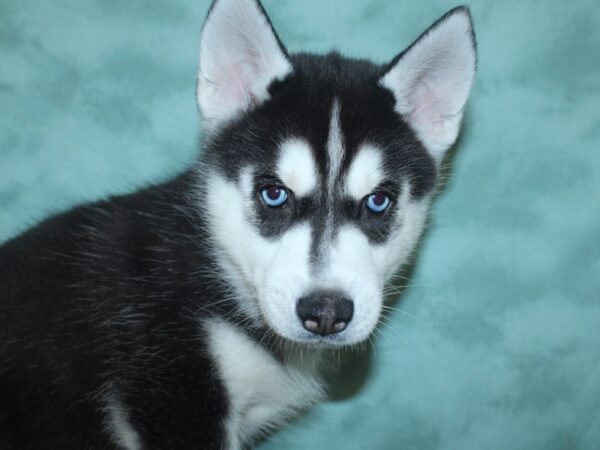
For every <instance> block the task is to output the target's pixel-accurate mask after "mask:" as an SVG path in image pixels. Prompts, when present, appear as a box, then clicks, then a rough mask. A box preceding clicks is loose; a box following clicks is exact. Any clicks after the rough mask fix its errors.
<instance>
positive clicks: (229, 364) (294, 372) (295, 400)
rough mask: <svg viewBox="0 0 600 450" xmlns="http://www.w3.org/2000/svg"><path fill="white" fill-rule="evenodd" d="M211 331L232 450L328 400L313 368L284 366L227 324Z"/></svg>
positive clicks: (213, 353)
mask: <svg viewBox="0 0 600 450" xmlns="http://www.w3.org/2000/svg"><path fill="white" fill-rule="evenodd" d="M208 330H209V336H210V338H209V344H210V350H211V352H212V355H213V357H214V358H215V361H216V365H217V369H218V372H219V376H220V378H221V380H222V382H223V384H224V386H225V388H226V390H227V394H228V397H229V412H228V415H227V418H226V423H225V426H226V432H227V436H228V441H229V442H228V447H229V448H230V449H238V448H240V447H241V446H242V445H243V444H244V443H245V442H248V441H251V440H252V439H253V438H255V437H257V435H259V434H260V432H261V431H264V430H265V429H268V428H272V427H274V426H277V425H280V424H281V423H283V422H284V421H285V420H286V419H289V418H290V417H292V416H293V415H294V414H296V413H298V412H299V411H301V410H303V409H305V408H307V407H308V406H310V405H311V404H313V403H315V402H317V401H318V400H320V399H321V398H322V397H323V388H322V385H321V383H320V381H319V379H318V378H317V376H316V374H315V371H314V370H313V369H312V368H307V367H303V365H301V364H293V365H283V364H282V363H280V362H279V361H277V360H276V359H275V358H274V357H273V356H272V355H271V354H269V353H268V352H266V351H265V350H264V349H263V348H262V347H260V346H259V345H258V344H257V343H255V342H254V341H252V340H251V339H250V338H249V337H248V336H247V335H245V334H244V333H243V332H242V331H240V330H239V329H236V328H235V327H233V326H231V325H229V324H227V323H225V322H220V321H217V322H213V323H211V324H209V327H208ZM307 365H309V363H308V361H307ZM310 365H311V366H312V365H313V364H312V362H311V363H310Z"/></svg>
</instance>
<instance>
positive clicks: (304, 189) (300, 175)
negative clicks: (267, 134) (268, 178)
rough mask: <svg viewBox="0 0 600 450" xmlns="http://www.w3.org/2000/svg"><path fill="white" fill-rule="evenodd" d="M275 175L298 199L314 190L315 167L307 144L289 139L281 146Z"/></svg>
mask: <svg viewBox="0 0 600 450" xmlns="http://www.w3.org/2000/svg"><path fill="white" fill-rule="evenodd" d="M277 175H278V176H279V178H280V179H281V181H283V183H284V184H285V185H286V186H287V187H288V188H290V189H291V190H292V191H293V192H294V194H296V195H297V196H299V197H302V196H304V195H306V194H308V193H309V192H310V191H312V190H313V189H314V188H315V186H316V185H317V167H316V165H315V160H314V157H313V153H312V151H311V149H310V147H309V145H308V143H307V142H305V141H303V140H301V139H290V140H288V141H285V142H284V143H283V144H282V145H281V148H280V157H279V162H278V164H277Z"/></svg>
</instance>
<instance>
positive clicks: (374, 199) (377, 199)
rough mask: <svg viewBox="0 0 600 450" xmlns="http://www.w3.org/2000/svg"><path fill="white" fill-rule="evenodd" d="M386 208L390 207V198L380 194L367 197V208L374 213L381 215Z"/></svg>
mask: <svg viewBox="0 0 600 450" xmlns="http://www.w3.org/2000/svg"><path fill="white" fill-rule="evenodd" d="M388 206H390V198H389V197H388V196H387V195H385V194H382V193H381V192H374V193H373V194H370V195H369V196H368V197H367V208H369V209H370V210H371V211H373V212H374V213H382V212H384V211H385V210H386V209H387V208H388Z"/></svg>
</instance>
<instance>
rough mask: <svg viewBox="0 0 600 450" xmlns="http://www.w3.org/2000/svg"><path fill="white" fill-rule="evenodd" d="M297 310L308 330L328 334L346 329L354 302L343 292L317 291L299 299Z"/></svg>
mask: <svg viewBox="0 0 600 450" xmlns="http://www.w3.org/2000/svg"><path fill="white" fill-rule="evenodd" d="M296 312H297V313H298V317H300V320H301V321H302V326H303V327H304V328H305V329H306V330H307V331H310V332H311V333H314V334H319V335H321V336H326V335H328V334H334V333H339V332H340V331H343V330H344V329H346V327H347V326H348V323H350V321H351V320H352V315H353V314H354V304H353V303H352V301H351V300H348V299H347V298H346V297H344V295H343V294H342V293H341V292H337V291H317V292H313V293H311V294H309V295H307V296H305V297H302V298H301V299H300V300H298V304H297V305H296Z"/></svg>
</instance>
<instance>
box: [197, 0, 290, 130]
mask: <svg viewBox="0 0 600 450" xmlns="http://www.w3.org/2000/svg"><path fill="white" fill-rule="evenodd" d="M291 71H292V66H291V64H290V62H289V61H288V58H287V52H286V50H285V48H284V47H283V45H282V44H281V42H280V41H279V38H278V37H277V35H276V34H275V31H274V30H273V27H272V25H271V22H270V20H269V18H268V17H267V15H266V13H265V11H264V9H263V7H262V6H261V4H260V3H259V2H258V0H215V1H213V4H212V6H211V8H210V11H209V13H208V17H207V18H206V21H205V23H204V27H203V29H202V37H201V40H200V71H199V74H198V85H197V90H196V97H197V100H198V107H199V108H200V111H201V113H202V115H203V118H204V120H205V125H206V126H207V127H208V130H209V131H210V130H211V129H214V128H216V127H218V126H219V125H220V124H222V123H223V122H224V121H227V120H229V119H232V118H233V117H234V116H236V115H237V114H239V113H240V112H242V111H245V110H247V109H249V108H252V107H254V106H256V105H257V104H260V103H261V102H263V101H265V100H266V99H267V98H268V92H267V88H268V86H269V85H270V84H271V82H272V81H274V80H276V79H281V78H284V77H285V76H286V75H287V74H289V73H290V72H291Z"/></svg>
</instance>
